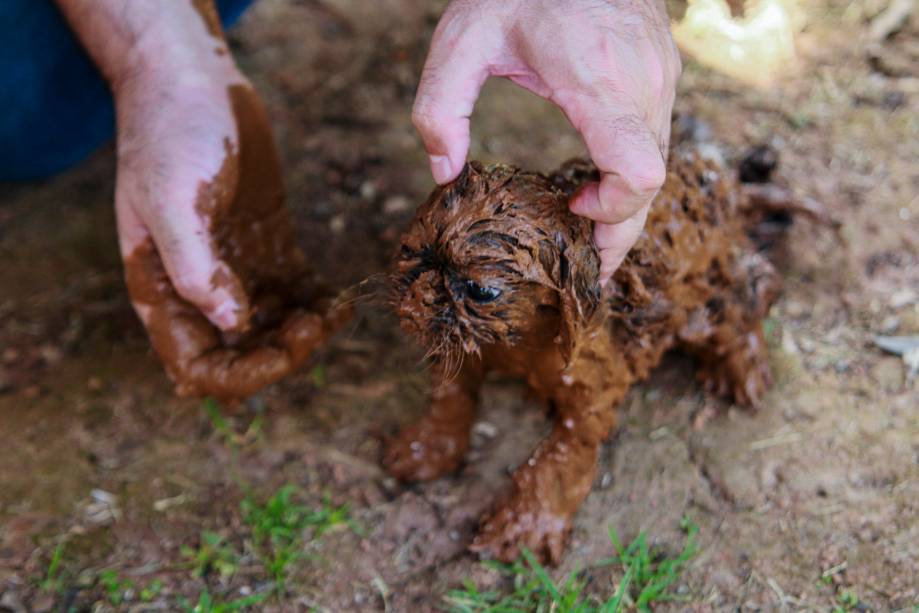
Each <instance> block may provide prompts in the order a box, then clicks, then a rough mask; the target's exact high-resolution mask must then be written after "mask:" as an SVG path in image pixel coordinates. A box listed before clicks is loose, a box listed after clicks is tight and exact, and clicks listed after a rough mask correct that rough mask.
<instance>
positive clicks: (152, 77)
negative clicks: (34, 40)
mask: <svg viewBox="0 0 919 613" xmlns="http://www.w3.org/2000/svg"><path fill="white" fill-rule="evenodd" d="M194 4H197V3H191V2H188V3H184V2H183V3H174V4H171V5H169V7H168V8H164V9H163V10H158V11H153V12H146V11H144V9H142V8H140V7H138V9H136V10H135V12H134V13H133V14H132V15H131V16H130V17H129V18H126V19H125V22H124V23H123V24H122V26H123V27H124V28H125V30H126V31H128V32H129V33H130V36H128V37H126V38H127V40H129V41H130V42H128V43H127V44H125V45H123V46H122V48H121V49H115V50H114V52H113V53H109V54H108V56H109V58H108V61H106V62H103V63H101V64H102V65H101V67H102V70H103V73H104V74H105V76H106V78H107V80H108V82H109V85H110V87H111V89H112V92H113V94H114V95H115V98H116V100H117V99H118V98H120V97H122V96H123V95H125V93H126V92H131V91H133V90H136V89H138V87H140V88H142V89H149V88H151V87H155V88H156V89H159V90H161V91H162V90H164V89H184V88H188V87H196V86H197V87H204V86H207V85H210V84H215V83H224V84H226V83H232V82H237V81H240V80H242V79H243V77H242V75H241V74H240V72H239V69H238V68H237V66H236V63H235V61H234V60H233V56H232V55H231V54H230V52H229V49H228V47H227V44H226V40H225V39H224V37H223V33H222V31H221V30H220V29H219V27H217V28H215V27H214V24H213V23H212V22H211V23H209V20H208V18H207V17H206V16H205V15H203V14H202V13H199V12H198V10H197V9H195V8H194V6H193V5H194ZM215 14H216V13H215ZM217 26H219V23H218V24H217Z"/></svg>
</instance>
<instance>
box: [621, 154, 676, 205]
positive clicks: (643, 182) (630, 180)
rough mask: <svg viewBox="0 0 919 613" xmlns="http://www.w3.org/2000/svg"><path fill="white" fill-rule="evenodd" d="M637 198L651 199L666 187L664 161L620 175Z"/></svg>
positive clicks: (650, 163) (638, 167)
mask: <svg viewBox="0 0 919 613" xmlns="http://www.w3.org/2000/svg"><path fill="white" fill-rule="evenodd" d="M620 176H621V177H622V180H623V181H624V182H625V183H626V185H627V186H628V188H629V190H630V191H631V192H632V193H633V194H635V195H636V196H642V197H647V198H651V197H653V196H654V194H656V193H657V190H659V189H660V188H661V186H663V185H664V180H665V179H666V178H667V170H666V168H665V167H664V163H663V161H662V160H657V161H655V162H649V163H647V164H642V165H641V166H637V167H635V168H633V169H631V170H629V171H627V172H625V173H622V174H621V175H620Z"/></svg>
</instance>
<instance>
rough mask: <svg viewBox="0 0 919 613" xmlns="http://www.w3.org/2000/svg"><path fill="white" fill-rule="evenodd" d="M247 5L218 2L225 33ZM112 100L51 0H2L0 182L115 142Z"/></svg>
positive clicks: (50, 170) (37, 173)
mask: <svg viewBox="0 0 919 613" xmlns="http://www.w3.org/2000/svg"><path fill="white" fill-rule="evenodd" d="M252 1H253V0H217V8H218V10H219V11H220V18H221V20H222V21H223V24H224V27H229V26H230V25H232V24H233V23H234V22H235V21H236V20H237V19H238V18H239V17H240V15H242V13H243V11H245V9H246V8H247V7H248V6H249V4H251V3H252ZM114 129H115V113H114V106H113V103H112V95H111V92H110V91H109V88H108V85H107V84H106V83H105V81H103V79H102V76H101V75H100V74H99V71H98V70H97V69H96V67H95V66H94V65H93V63H92V61H91V60H90V59H89V56H88V55H87V54H86V51H84V50H83V47H82V46H81V45H80V43H79V41H78V40H77V38H76V37H75V36H74V34H73V32H71V31H70V28H69V27H68V26H67V23H66V22H65V21H64V18H63V16H62V15H61V14H60V12H59V11H58V10H57V7H56V6H55V5H54V4H53V3H52V2H51V0H0V181H27V180H35V179H42V178H45V177H49V176H51V175H54V174H56V173H58V172H60V171H62V170H65V169H67V168H69V167H71V166H73V165H74V164H76V163H77V162H80V161H81V160H83V159H84V158H86V157H87V156H88V155H89V154H90V153H92V152H93V151H95V150H96V149H97V148H99V146H100V145H102V144H103V143H105V142H107V141H108V140H109V139H110V138H111V137H112V134H114Z"/></svg>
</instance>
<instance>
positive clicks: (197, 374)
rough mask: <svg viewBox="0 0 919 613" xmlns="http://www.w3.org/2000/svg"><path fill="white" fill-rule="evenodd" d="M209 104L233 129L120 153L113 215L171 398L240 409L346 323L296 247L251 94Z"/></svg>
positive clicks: (219, 97) (241, 87) (231, 92)
mask: <svg viewBox="0 0 919 613" xmlns="http://www.w3.org/2000/svg"><path fill="white" fill-rule="evenodd" d="M207 100H209V101H210V104H211V105H212V106H214V107H217V108H216V109H214V110H213V111H210V110H209V112H208V114H209V115H210V117H211V118H214V117H223V116H226V118H227V119H228V120H229V125H228V126H215V127H214V128H215V129H214V131H213V132H212V133H210V134H194V126H195V122H194V121H191V120H190V121H189V122H188V123H187V124H185V129H184V130H183V129H181V128H180V127H179V126H178V125H165V126H161V127H160V131H159V132H158V134H163V135H174V136H175V137H176V139H177V142H173V143H167V144H166V146H165V150H159V151H158V146H157V143H149V144H148V146H145V147H143V148H141V149H137V150H135V151H132V150H130V149H127V148H126V150H123V155H124V157H122V159H121V160H120V162H119V164H120V166H119V168H120V171H119V172H120V173H123V174H119V184H118V193H117V196H116V197H117V205H116V206H117V209H118V223H119V234H120V237H121V244H122V250H123V253H124V256H125V269H126V275H127V282H128V289H129V291H130V294H131V299H132V302H133V303H134V306H135V308H136V310H137V312H138V314H139V315H140V317H141V319H142V320H143V322H144V325H145V326H146V328H147V331H148V333H149V334H150V339H151V341H152V343H153V345H154V347H155V348H156V351H157V353H158V354H159V356H160V358H161V359H162V360H163V362H164V364H165V366H166V369H167V371H168V372H169V374H170V376H171V377H172V378H173V379H174V380H175V382H176V385H177V390H178V392H179V393H180V394H183V395H194V396H201V395H213V396H216V397H218V398H225V399H235V398H241V397H245V396H247V395H250V394H252V393H254V392H256V391H258V390H259V389H260V388H262V387H264V386H265V385H268V384H269V383H272V382H274V381H276V380H278V379H280V378H281V377H283V376H284V375H286V374H287V373H289V372H290V371H291V370H293V369H295V368H297V367H299V366H300V365H301V364H302V363H303V362H305V361H306V359H307V358H308V357H309V355H310V353H311V352H312V351H313V350H314V349H315V348H316V347H318V346H319V345H321V344H322V343H323V342H324V341H325V340H326V338H327V337H328V336H329V335H330V334H331V333H332V332H334V331H335V330H336V329H337V328H338V327H339V326H340V325H341V324H342V323H344V320H345V319H347V315H348V313H347V309H345V308H343V307H340V306H332V305H330V304H329V302H328V301H327V300H325V296H324V294H323V293H322V292H321V291H319V290H318V288H317V287H315V286H314V284H313V283H312V280H311V276H310V275H309V271H308V268H307V266H306V261H305V259H304V256H303V254H302V252H301V251H300V250H299V249H298V248H297V246H296V243H295V240H294V236H293V232H292V229H291V226H290V223H289V219H288V213H287V210H286V208H285V206H284V192H283V182H282V176H281V168H280V163H279V160H278V156H277V152H276V150H275V147H274V144H273V142H272V139H271V131H270V126H269V123H268V118H267V115H266V113H265V110H264V108H263V106H262V103H261V100H260V99H259V98H258V95H257V94H256V93H255V91H254V90H253V89H252V88H251V86H250V85H248V83H246V82H245V81H243V80H240V81H238V82H236V83H231V84H229V85H228V86H227V87H226V89H224V90H223V91H213V92H210V93H209V95H208V98H207ZM183 103H184V102H183ZM168 117H169V118H170V123H172V122H176V119H177V118H180V117H181V115H179V114H178V113H172V114H170V115H168ZM147 125H149V124H147ZM199 125H200V123H199ZM189 132H191V133H192V135H191V136H190V137H188V138H186V135H187V134H188V133H189ZM133 133H134V132H129V133H128V136H126V137H125V138H128V137H129V135H130V134H133ZM217 147H219V149H217ZM218 151H219V153H218ZM196 152H197V153H196ZM157 154H160V155H162V156H163V157H162V158H161V159H159V160H151V159H149V158H148V159H144V157H146V156H150V155H157ZM137 158H140V159H137ZM213 161H218V162H219V164H220V165H219V167H218V168H217V170H216V171H215V172H214V173H212V174H209V172H208V171H209V170H210V169H208V171H205V172H203V173H202V172H200V171H199V172H195V171H196V170H198V169H200V168H201V167H202V166H206V165H207V164H209V163H212V162H213ZM122 168H123V169H124V170H123V171H122V170H121V169H122ZM164 168H165V171H164ZM124 174H126V175H127V176H126V177H125V176H124ZM204 177H209V178H204ZM172 181H175V183H176V185H175V187H173V185H172V184H171V182H172ZM183 181H184V182H185V183H183ZM159 182H161V183H159ZM192 187H194V191H191V188H192ZM170 196H172V197H170ZM321 312H325V314H324V315H319V314H318V313H321Z"/></svg>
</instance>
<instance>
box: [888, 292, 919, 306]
mask: <svg viewBox="0 0 919 613" xmlns="http://www.w3.org/2000/svg"><path fill="white" fill-rule="evenodd" d="M917 298H919V296H917V295H916V292H915V291H913V290H912V289H910V288H905V289H901V290H898V291H896V292H894V293H893V295H892V296H891V297H890V308H892V309H901V308H903V307H905V306H907V305H910V304H913V303H914V302H916V299H917Z"/></svg>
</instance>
